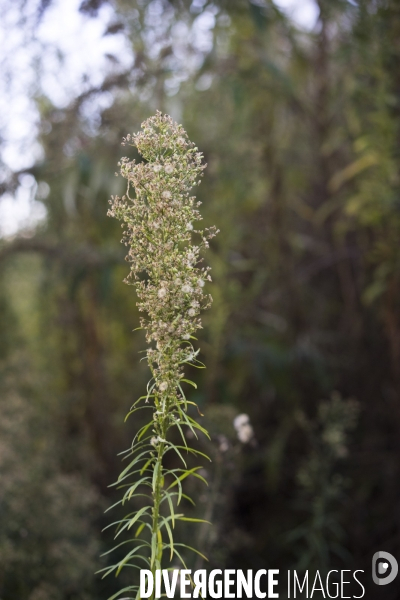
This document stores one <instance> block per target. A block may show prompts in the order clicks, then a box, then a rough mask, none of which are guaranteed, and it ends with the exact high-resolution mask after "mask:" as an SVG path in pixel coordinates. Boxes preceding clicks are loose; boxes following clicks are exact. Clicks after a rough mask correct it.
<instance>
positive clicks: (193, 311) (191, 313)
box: [188, 308, 196, 317]
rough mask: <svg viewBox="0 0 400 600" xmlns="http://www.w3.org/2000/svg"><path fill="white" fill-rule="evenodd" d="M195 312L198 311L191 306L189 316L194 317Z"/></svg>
mask: <svg viewBox="0 0 400 600" xmlns="http://www.w3.org/2000/svg"><path fill="white" fill-rule="evenodd" d="M195 314H196V311H195V310H194V308H189V310H188V315H189V317H194V315H195Z"/></svg>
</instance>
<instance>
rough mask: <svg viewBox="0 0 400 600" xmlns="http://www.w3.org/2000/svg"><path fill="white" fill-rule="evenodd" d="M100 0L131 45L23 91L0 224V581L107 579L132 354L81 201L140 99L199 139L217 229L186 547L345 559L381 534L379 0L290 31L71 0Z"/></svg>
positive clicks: (394, 184)
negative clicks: (31, 109) (202, 451)
mask: <svg viewBox="0 0 400 600" xmlns="http://www.w3.org/2000/svg"><path fill="white" fill-rule="evenodd" d="M50 4H51V3H49V2H44V3H43V7H42V8H43V10H46V7H48V5H50ZM102 4H108V5H109V6H110V7H111V8H112V10H113V14H114V17H113V19H114V20H113V27H111V29H110V31H109V32H108V35H114V34H117V33H118V35H121V34H123V35H124V36H125V38H126V40H127V42H128V44H129V47H130V48H131V49H132V53H133V54H132V55H133V63H132V65H131V66H130V68H128V69H124V68H122V66H121V65H119V64H118V57H114V58H113V61H114V62H112V64H113V65H114V66H113V67H112V68H110V71H109V72H108V73H106V74H105V77H104V81H103V83H102V84H101V85H99V86H98V87H96V88H95V89H88V90H87V91H85V92H84V93H82V94H80V95H79V96H77V97H76V98H75V99H74V101H73V102H71V104H70V105H68V106H67V107H65V108H58V107H56V106H53V105H52V104H51V102H50V100H49V99H48V98H46V97H44V95H43V94H37V96H36V97H35V101H36V102H37V106H38V108H39V110H40V124H39V134H38V139H39V142H40V144H41V146H42V148H43V159H42V160H40V161H38V162H37V163H36V164H35V165H33V166H32V168H30V169H28V172H29V173H30V174H32V175H33V176H34V177H35V179H36V181H37V183H38V188H37V197H38V199H39V200H40V201H41V202H43V203H44V205H45V206H46V210H47V219H46V222H45V223H43V224H42V225H40V226H39V227H38V228H37V229H36V230H35V231H33V232H30V234H29V235H27V234H23V235H21V236H16V237H14V238H13V239H4V240H2V241H1V245H0V261H1V262H0V268H1V272H0V277H1V288H0V290H1V291H0V306H1V312H2V319H1V325H0V370H1V383H0V389H1V399H0V415H1V418H0V429H1V453H0V454H1V458H0V470H1V476H2V481H3V485H2V489H1V491H0V511H1V514H2V519H1V531H0V555H1V561H0V563H1V564H0V598H1V599H2V600H15V599H16V598H18V599H19V600H25V598H26V599H28V600H58V599H60V600H61V599H62V600H72V599H75V598H76V599H82V600H86V599H92V598H93V599H94V598H96V599H97V598H100V597H106V595H107V594H110V593H112V592H115V591H116V590H117V589H119V587H122V586H121V583H123V580H121V581H117V583H118V587H115V584H114V582H113V581H112V580H111V581H105V582H102V581H100V580H99V578H97V577H95V576H94V575H93V574H92V573H93V572H94V570H95V569H96V567H98V566H99V565H103V563H101V561H100V559H98V558H97V555H98V553H99V552H100V550H101V548H102V547H103V546H104V548H106V547H107V546H108V547H109V545H108V538H107V533H105V534H103V535H102V536H101V535H100V529H101V527H102V526H105V525H107V524H109V523H110V521H111V520H110V519H109V518H108V513H106V515H105V516H101V509H102V507H104V506H107V505H111V504H112V503H113V501H115V496H114V492H113V488H109V487H108V485H109V484H110V483H112V482H113V481H115V479H116V477H117V473H118V472H119V470H120V461H119V458H118V457H117V453H118V452H120V451H122V450H124V449H125V448H126V447H127V446H128V444H129V443H130V439H131V437H132V434H133V432H136V431H137V429H138V427H139V426H140V420H139V419H138V420H135V422H130V421H128V424H125V425H124V424H123V418H124V415H125V413H126V412H127V409H128V408H129V406H130V405H131V404H132V401H134V400H135V399H136V398H137V397H138V396H139V395H141V393H142V390H143V388H144V385H145V382H146V381H147V378H148V374H147V372H146V369H145V367H144V366H143V363H139V358H140V356H139V355H138V351H139V350H141V349H143V347H144V340H143V339H142V337H141V334H140V333H138V332H136V333H135V334H132V330H133V329H134V328H135V327H137V325H138V314H137V309H136V307H135V298H134V296H133V295H132V294H133V292H132V289H131V288H128V287H127V286H124V285H123V283H122V280H123V278H124V277H125V275H126V273H127V270H128V266H127V265H126V264H125V263H124V262H123V251H122V250H121V248H120V244H119V239H120V235H121V233H120V230H119V228H118V226H117V224H116V223H114V222H113V221H112V220H110V219H107V217H106V212H107V206H108V205H107V201H108V198H109V197H110V195H111V194H112V193H118V192H119V191H121V190H120V188H121V185H122V184H121V180H120V179H117V178H115V177H114V171H115V164H116V162H117V160H118V159H119V157H120V156H121V155H122V154H123V153H124V152H123V151H122V149H121V147H120V141H121V139H122V137H123V136H125V135H126V133H128V132H133V131H136V130H138V128H139V125H140V122H141V121H142V120H143V119H144V118H146V117H148V116H149V115H150V114H152V113H154V112H155V110H156V109H161V110H164V111H166V112H169V113H171V114H172V115H173V116H174V117H175V118H176V119H177V120H179V121H181V122H182V123H183V124H184V126H185V128H186V129H187V131H188V133H189V136H190V137H191V138H192V139H195V140H196V143H197V144H198V146H199V148H200V150H201V151H203V152H204V154H205V158H206V161H207V162H208V169H207V170H206V174H205V178H204V181H203V183H202V186H201V187H200V191H199V199H200V200H201V201H202V202H203V203H204V204H203V207H202V211H203V214H204V216H205V225H206V226H207V225H210V224H214V223H215V224H216V225H217V226H218V228H219V229H220V230H221V234H220V235H219V236H218V239H217V240H216V241H215V242H214V243H213V244H212V250H211V252H210V255H211V258H210V263H211V264H212V268H213V272H212V273H213V280H214V283H213V284H212V290H211V293H212V295H213V297H214V305H213V308H212V310H210V311H209V312H208V314H207V315H206V316H205V318H204V324H205V328H204V332H203V334H202V336H201V337H202V339H201V347H202V351H203V357H204V362H205V363H206V364H207V365H208V368H207V370H206V371H205V372H204V375H203V374H202V375H201V376H202V377H203V380H202V381H200V382H199V387H198V391H196V392H194V393H193V399H194V400H195V401H196V402H197V403H198V404H199V406H200V407H201V410H202V412H204V413H205V417H204V418H205V420H206V421H207V427H208V428H209V430H210V431H211V433H212V442H211V444H206V443H205V442H202V444H203V446H204V447H205V448H206V451H207V452H209V453H211V455H212V456H213V457H214V462H213V466H212V467H211V468H210V467H207V469H208V470H209V473H208V475H209V477H210V480H211V486H210V490H209V492H204V491H203V490H201V491H200V490H199V491H198V497H199V503H198V506H197V507H196V509H195V511H194V512H195V513H196V514H197V515H199V516H203V515H205V518H206V519H209V518H211V520H213V521H214V523H215V525H214V527H213V528H212V529H208V530H206V529H204V528H202V527H201V528H200V529H199V534H198V535H199V540H198V542H199V544H200V546H201V548H200V549H203V550H204V551H205V552H206V553H207V554H208V555H209V557H210V563H211V565H215V566H218V567H224V566H227V567H233V568H241V569H247V568H252V569H257V568H268V566H272V567H275V568H281V569H282V570H285V568H295V567H296V566H298V567H299V568H320V569H321V570H324V569H329V568H339V569H340V568H346V569H352V568H361V569H367V568H368V569H369V561H370V558H371V556H372V554H373V553H374V552H375V551H376V550H377V549H379V548H378V546H379V547H381V546H382V547H384V548H385V550H387V551H389V552H392V553H393V554H394V555H396V553H397V554H399V551H400V537H399V529H398V527H399V523H400V512H399V511H400V502H399V499H400V466H399V465H400V461H399V459H398V457H399V452H400V436H399V435H398V431H399V426H400V410H399V407H400V402H399V399H400V311H399V309H400V276H399V275H400V270H399V267H400V249H399V243H398V240H399V234H400V195H399V191H400V171H399V155H400V138H399V133H400V129H399V125H400V78H399V71H398V64H399V58H400V47H399V42H398V40H399V34H400V7H399V4H398V2H396V1H395V0H352V1H350V0H349V1H347V0H319V2H318V5H319V9H320V16H319V20H318V23H317V24H316V27H315V28H314V30H313V31H310V32H305V31H301V30H298V29H296V27H295V26H294V25H293V23H292V22H291V21H290V20H289V19H288V18H287V17H286V16H285V15H284V14H283V13H282V12H281V11H280V10H279V9H278V8H277V7H276V6H275V5H274V3H273V2H272V0H265V2H264V1H261V0H260V1H257V2H256V1H255V0H253V1H251V2H250V1H249V0H229V1H228V0H214V1H213V2H211V1H209V0H205V1H201V2H197V1H193V2H190V1H189V0H176V1H173V0H152V1H149V2H144V1H141V0H132V1H131V2H125V1H124V0H114V1H111V0H102V1H99V0H86V1H85V2H83V3H82V7H81V10H82V11H84V12H86V13H87V14H88V15H91V16H93V17H94V16H95V15H96V13H97V11H98V10H99V8H100V6H101V5H102ZM21 6H22V5H21ZM199 19H203V23H204V22H207V23H209V24H210V26H209V29H208V34H207V35H209V43H207V44H208V45H207V44H206V45H205V46H204V48H203V50H199V47H197V48H196V47H195V43H194V41H193V40H195V39H196V35H197V34H196V32H198V30H199V22H200V21H199ZM179 32H181V33H180V34H179ZM182 32H183V33H182ZM104 95H107V98H108V99H110V98H111V101H110V102H108V108H104V107H103V108H101V107H102V104H101V102H99V99H101V98H102V96H104ZM19 176H21V173H9V174H8V179H6V180H5V182H4V184H3V185H4V189H6V190H7V189H10V190H12V189H14V188H15V187H16V186H17V185H18V177H19ZM189 375H190V374H189ZM193 377H196V380H197V381H198V377H199V376H198V374H196V375H193ZM193 377H191V378H193ZM327 398H330V400H326V399H327ZM346 398H350V400H346ZM351 398H354V399H355V400H356V402H355V400H352V399H351ZM238 413H246V414H248V415H249V416H250V422H251V424H252V426H253V428H254V437H253V438H252V440H251V442H249V443H248V444H246V445H243V444H241V443H240V442H239V441H238V439H237V437H236V433H235V430H234V427H233V424H232V422H233V419H234V417H235V416H236V415H237V414H238ZM193 485H195V484H193ZM195 493H196V490H195ZM107 531H108V530H107ZM182 536H183V537H184V536H185V531H182ZM104 560H105V559H104ZM192 566H193V567H194V566H196V567H198V566H199V563H198V562H197V563H193V565H192ZM121 575H122V577H124V575H123V574H121ZM130 576H131V575H130V574H129V575H125V577H128V579H129V577H130ZM380 591H381V590H380ZM367 593H368V591H367ZM384 593H385V590H384V591H382V596H381V597H382V598H384V597H385V596H384ZM388 593H389V592H388ZM388 598H389V596H388Z"/></svg>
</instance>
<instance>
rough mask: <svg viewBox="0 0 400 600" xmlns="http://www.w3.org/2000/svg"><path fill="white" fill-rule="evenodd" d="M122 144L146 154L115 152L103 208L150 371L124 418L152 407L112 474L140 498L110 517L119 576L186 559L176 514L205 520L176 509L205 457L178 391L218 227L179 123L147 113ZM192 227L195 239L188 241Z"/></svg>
mask: <svg viewBox="0 0 400 600" xmlns="http://www.w3.org/2000/svg"><path fill="white" fill-rule="evenodd" d="M123 144H124V145H130V146H136V148H137V149H138V151H139V153H140V154H141V155H142V157H143V161H142V162H139V163H136V162H135V161H134V160H133V161H131V160H129V159H128V158H122V159H121V162H120V163H119V166H120V173H121V175H122V176H123V177H124V178H125V179H127V190H126V194H125V195H124V196H122V198H119V197H118V196H115V197H112V199H111V201H110V204H111V209H110V210H109V213H108V214H109V215H110V216H112V217H116V218H117V219H119V220H120V221H122V226H123V227H124V230H125V231H124V236H123V240H122V241H123V243H124V244H125V245H126V246H127V247H128V248H129V250H128V255H127V260H128V261H129V262H130V263H131V269H130V274H129V276H128V277H127V279H126V280H125V281H126V283H129V284H132V285H134V286H135V289H136V293H137V296H138V299H139V302H138V308H139V310H140V311H141V312H143V313H144V314H145V316H142V317H141V319H140V327H141V328H142V329H144V330H145V333H146V340H147V342H148V345H149V346H148V348H147V350H146V356H147V361H148V365H149V367H150V371H151V375H152V377H151V379H150V381H149V383H148V385H147V393H146V394H145V395H144V396H142V397H140V398H139V399H138V400H137V401H136V402H135V403H134V404H133V406H132V407H131V410H130V412H129V413H128V416H129V415H131V414H134V413H136V412H137V411H139V410H141V409H144V408H149V409H150V410H151V412H152V417H151V419H150V421H149V422H148V423H146V424H145V425H144V426H143V427H141V429H140V430H139V431H138V432H137V433H136V435H135V437H134V440H133V442H132V445H131V447H130V448H129V450H128V451H126V456H125V458H126V459H128V461H129V462H128V465H127V466H126V468H125V469H124V470H123V471H122V473H121V474H120V476H119V478H118V481H117V485H119V486H120V487H121V488H122V489H125V492H124V494H123V497H122V499H121V500H120V501H119V502H118V503H117V504H119V503H121V504H122V505H125V504H128V503H129V502H130V501H131V500H133V499H136V498H138V497H139V498H140V499H143V496H144V497H145V499H146V501H145V502H144V505H143V506H142V507H141V508H140V509H139V510H137V511H135V512H133V513H132V512H130V513H129V514H127V516H126V517H124V518H123V519H121V520H120V521H118V522H117V523H116V525H117V531H116V537H117V536H120V534H121V533H122V532H124V531H125V532H128V531H129V533H130V534H131V535H132V537H131V538H130V539H129V540H127V541H125V542H123V544H126V543H128V544H132V545H133V548H132V549H130V550H129V551H128V552H127V554H126V556H125V557H124V558H123V559H122V560H120V561H119V562H118V563H117V564H114V565H112V566H111V567H108V568H106V569H104V571H105V574H104V576H106V575H107V574H108V573H110V572H113V571H115V574H116V575H118V573H119V572H120V571H121V569H122V568H124V566H132V561H135V566H136V567H137V568H140V566H142V567H143V568H148V569H150V570H152V571H153V573H154V572H155V570H156V569H161V568H162V567H161V564H162V559H163V557H164V556H165V555H166V554H167V556H168V559H169V561H171V560H172V559H173V558H174V555H175V556H176V558H177V559H178V560H179V561H180V562H181V563H182V564H183V565H185V562H184V559H183V557H182V555H181V550H182V547H186V548H189V547H188V546H185V544H183V543H179V542H176V541H175V540H174V526H175V522H176V521H177V520H186V521H198V522H203V521H202V520H201V519H191V518H187V517H185V516H184V514H183V513H181V511H180V510H179V505H180V501H181V499H182V498H186V499H188V500H191V499H190V498H189V497H188V496H187V495H186V494H184V492H183V489H182V482H183V481H184V480H185V479H186V478H187V477H197V478H199V479H201V480H203V481H205V480H204V479H203V477H202V476H201V475H200V473H199V472H198V471H199V469H200V468H201V467H200V466H198V467H190V468H189V467H188V465H187V461H186V457H187V456H188V455H190V454H191V455H194V456H198V457H201V458H208V457H207V456H206V455H205V454H203V453H201V452H200V451H198V450H196V449H194V448H191V447H190V446H189V445H188V441H187V437H188V436H187V435H185V431H186V432H187V431H188V430H190V431H191V432H192V435H191V437H192V438H193V437H194V436H195V437H197V433H199V432H202V433H203V434H206V435H207V432H206V430H205V429H204V428H203V427H202V426H201V425H200V424H199V423H198V422H197V421H196V420H195V419H194V418H193V417H192V416H191V415H190V414H189V411H188V408H189V407H190V406H196V405H195V403H194V402H192V401H190V400H188V399H187V398H186V395H185V391H184V386H185V384H190V385H192V386H194V387H196V384H195V383H194V382H192V381H190V380H188V379H185V377H184V375H185V373H184V369H185V367H186V366H188V365H192V366H195V367H200V368H201V367H203V366H204V365H203V364H202V363H201V362H200V361H199V360H198V354H199V349H195V348H194V346H193V343H192V341H193V340H195V339H196V338H195V337H194V334H195V332H196V331H197V330H198V329H200V328H201V319H200V311H201V310H202V309H205V308H208V307H209V306H210V304H211V301H212V298H211V296H210V295H209V294H206V293H205V291H204V286H205V283H206V282H207V281H211V277H210V274H209V271H210V268H209V267H204V266H202V258H201V256H200V255H201V252H202V251H203V250H205V249H206V248H208V246H209V240H210V239H211V238H212V237H214V236H215V235H216V233H217V231H216V229H215V228H214V227H212V228H210V229H205V230H200V229H195V223H196V222H198V221H200V220H201V215H200V213H199V211H198V210H197V209H198V206H199V205H200V202H196V198H195V197H193V196H191V195H190V190H191V188H192V187H193V186H195V185H198V184H199V183H200V176H201V175H202V172H203V169H204V168H205V165H204V164H203V161H202V153H201V152H199V151H198V149H197V148H196V147H195V146H194V144H193V143H192V142H190V141H189V139H188V136H187V134H186V132H185V130H184V129H183V127H182V126H181V125H178V124H177V123H175V122H174V121H173V120H172V119H171V117H169V116H168V115H162V113H161V112H157V113H156V115H155V116H153V117H151V118H149V119H147V120H146V121H145V122H144V123H143V124H142V131H140V132H139V133H137V134H134V135H132V136H131V135H128V136H127V137H126V138H125V139H124V140H123ZM132 192H133V193H132ZM194 235H196V236H197V239H198V242H197V243H193V241H192V238H193V237H194ZM172 429H175V430H178V433H179V439H180V440H181V441H180V442H179V444H174V443H173V442H172V441H171V437H172V436H171V433H172V431H171V430H172ZM173 439H175V438H173ZM171 452H172V453H175V454H176V456H177V458H178V459H179V463H180V466H179V467H177V468H167V467H166V466H165V460H164V459H165V456H166V454H167V453H171ZM114 506H115V505H114ZM178 511H179V512H178ZM119 545H120V544H118V546H119ZM118 546H117V547H118ZM190 549H191V550H194V551H195V552H198V550H196V549H194V548H190ZM125 592H133V593H134V594H135V596H132V597H136V598H139V586H138V584H137V583H136V584H135V583H133V584H132V585H130V586H129V587H128V588H125V589H124V590H121V591H120V592H119V594H117V595H115V596H113V598H117V597H118V596H119V595H120V594H122V593H125ZM124 600H125V599H124Z"/></svg>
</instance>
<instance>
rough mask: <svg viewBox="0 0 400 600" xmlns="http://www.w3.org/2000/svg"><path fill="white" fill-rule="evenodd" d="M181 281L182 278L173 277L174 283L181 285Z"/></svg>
mask: <svg viewBox="0 0 400 600" xmlns="http://www.w3.org/2000/svg"><path fill="white" fill-rule="evenodd" d="M181 283H182V279H179V277H177V278H176V279H175V285H181Z"/></svg>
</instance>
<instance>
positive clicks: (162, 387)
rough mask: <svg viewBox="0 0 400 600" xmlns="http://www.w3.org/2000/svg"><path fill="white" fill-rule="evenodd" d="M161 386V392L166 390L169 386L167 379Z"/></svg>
mask: <svg viewBox="0 0 400 600" xmlns="http://www.w3.org/2000/svg"><path fill="white" fill-rule="evenodd" d="M159 387H160V391H161V392H165V390H166V389H167V388H168V383H167V382H166V381H163V382H161V383H160V386H159Z"/></svg>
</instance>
